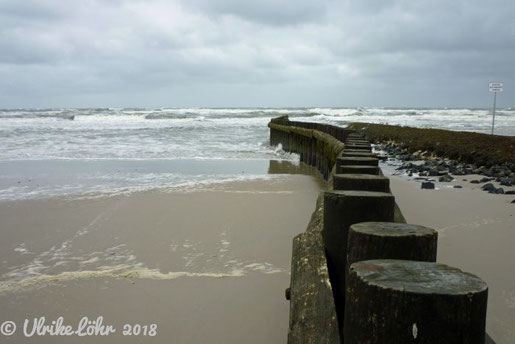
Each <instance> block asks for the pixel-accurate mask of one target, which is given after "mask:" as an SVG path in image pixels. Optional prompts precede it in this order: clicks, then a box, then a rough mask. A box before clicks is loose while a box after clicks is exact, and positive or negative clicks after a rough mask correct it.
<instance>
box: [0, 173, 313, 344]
mask: <svg viewBox="0 0 515 344" xmlns="http://www.w3.org/2000/svg"><path fill="white" fill-rule="evenodd" d="M320 187H321V184H320V181H319V180H318V179H317V178H315V177H313V176H308V175H284V176H279V177H277V178H272V179H270V180H266V181H241V182H233V183H226V184H221V185H218V186H217V187H216V188H213V189H211V190H203V191H198V192H195V191H192V192H169V193H166V192H160V191H145V192H139V193H132V194H130V195H118V196H112V197H99V198H93V199H64V198H53V199H46V200H41V199H40V200H22V201H4V202H2V203H0V218H2V231H1V233H0V252H1V254H0V256H1V257H2V260H1V265H0V276H1V281H0V309H1V313H2V318H3V319H6V320H12V321H14V322H15V324H16V325H17V328H18V330H17V332H16V333H15V334H14V335H13V336H10V337H4V338H2V340H4V339H5V340H6V342H10V343H19V342H23V340H22V339H24V340H26V339H25V337H24V335H23V332H22V327H23V323H24V320H25V319H29V321H30V322H32V320H33V319H34V318H39V317H42V316H44V317H46V319H47V320H46V321H47V323H50V322H51V321H53V320H56V319H57V318H58V317H60V316H62V317H63V318H64V323H65V324H67V325H72V326H73V327H77V324H78V323H79V321H80V319H81V318H82V317H84V316H86V317H88V318H89V319H90V320H95V319H97V317H98V316H102V317H103V318H104V321H103V323H104V324H107V325H113V326H114V328H116V329H117V332H116V333H115V334H111V335H109V336H104V337H88V336H85V337H81V338H79V337H77V336H70V337H51V336H48V335H47V336H41V337H38V338H31V342H37V343H99V342H101V343H119V342H122V341H123V342H124V343H147V342H148V343H164V342H171V343H206V342H210V343H284V342H285V340H286V335H287V326H288V312H289V303H288V302H287V301H286V300H285V298H284V289H285V288H286V287H288V285H289V279H290V276H289V270H290V259H291V242H292V238H293V237H294V236H295V235H296V234H298V233H300V232H302V231H304V230H305V229H306V225H307V223H308V220H309V218H310V216H311V213H312V211H313V210H314V207H315V201H316V198H317V196H318V192H319V190H320ZM124 324H130V325H134V324H140V325H142V327H143V326H145V325H147V326H150V325H151V324H156V325H157V334H156V335H155V336H150V335H147V336H144V335H142V334H140V335H139V336H123V334H122V330H123V325H124ZM148 329H149V328H147V330H148Z"/></svg>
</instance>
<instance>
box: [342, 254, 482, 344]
mask: <svg viewBox="0 0 515 344" xmlns="http://www.w3.org/2000/svg"><path fill="white" fill-rule="evenodd" d="M487 299H488V287H487V285H486V283H485V282H484V281H483V280H481V279H480V278H479V277H477V276H474V275H472V274H469V273H465V272H462V271H461V270H459V269H456V268H452V267H449V266H447V265H444V264H437V263H429V262H417V261H407V260H367V261H361V262H357V263H354V264H352V265H351V266H350V270H349V276H348V280H347V291H346V303H345V318H344V343H345V344H358V343H360V344H361V343H369V344H398V343H420V344H435V343H446V344H465V343H467V344H484V343H485V323H486V305H487Z"/></svg>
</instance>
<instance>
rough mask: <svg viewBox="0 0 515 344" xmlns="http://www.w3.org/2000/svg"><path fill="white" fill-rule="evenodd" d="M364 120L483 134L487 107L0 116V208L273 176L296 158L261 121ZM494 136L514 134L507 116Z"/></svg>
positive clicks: (509, 113) (514, 122)
mask: <svg viewBox="0 0 515 344" xmlns="http://www.w3.org/2000/svg"><path fill="white" fill-rule="evenodd" d="M282 115H288V116H289V117H290V119H291V120H296V121H313V122H320V123H328V124H334V125H340V126H346V125H348V124H349V123H351V122H370V123H384V124H396V125H404V126H413V127H419V128H441V129H448V130H455V131H470V132H480V133H490V131H491V126H492V115H491V110H489V109H465V108H462V109H447V108H440V109H436V108H435V109H393V108H225V109H223V108H216V109H209V108H87V109H69V108H68V109H3V110H0V147H1V149H0V201H2V200H23V199H41V198H52V197H65V198H81V197H86V198H87V197H102V196H110V195H118V194H121V193H132V192H138V191H145V190H156V189H158V190H161V191H183V192H193V191H195V190H199V189H210V188H216V187H217V185H221V184H223V183H227V182H230V181H239V180H252V179H260V180H262V179H273V178H278V176H277V175H275V174H271V173H269V172H270V171H269V169H270V161H285V162H290V163H291V164H294V165H295V164H298V156H296V155H295V154H288V153H286V152H284V151H282V149H281V147H280V146H279V147H272V146H270V144H269V129H268V127H267V124H268V122H269V121H270V119H272V118H274V117H277V116H282ZM495 133H496V134H498V135H511V136H514V135H515V109H513V108H506V109H499V110H497V112H496V117H495Z"/></svg>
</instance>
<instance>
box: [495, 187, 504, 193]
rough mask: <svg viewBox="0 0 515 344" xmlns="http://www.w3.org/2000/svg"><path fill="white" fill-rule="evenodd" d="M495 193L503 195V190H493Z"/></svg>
mask: <svg viewBox="0 0 515 344" xmlns="http://www.w3.org/2000/svg"><path fill="white" fill-rule="evenodd" d="M495 193H496V194H504V189H503V188H498V189H495Z"/></svg>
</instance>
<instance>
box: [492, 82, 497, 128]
mask: <svg viewBox="0 0 515 344" xmlns="http://www.w3.org/2000/svg"><path fill="white" fill-rule="evenodd" d="M496 100H497V92H494V110H493V111H492V135H493V134H494V123H495V102H496Z"/></svg>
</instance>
